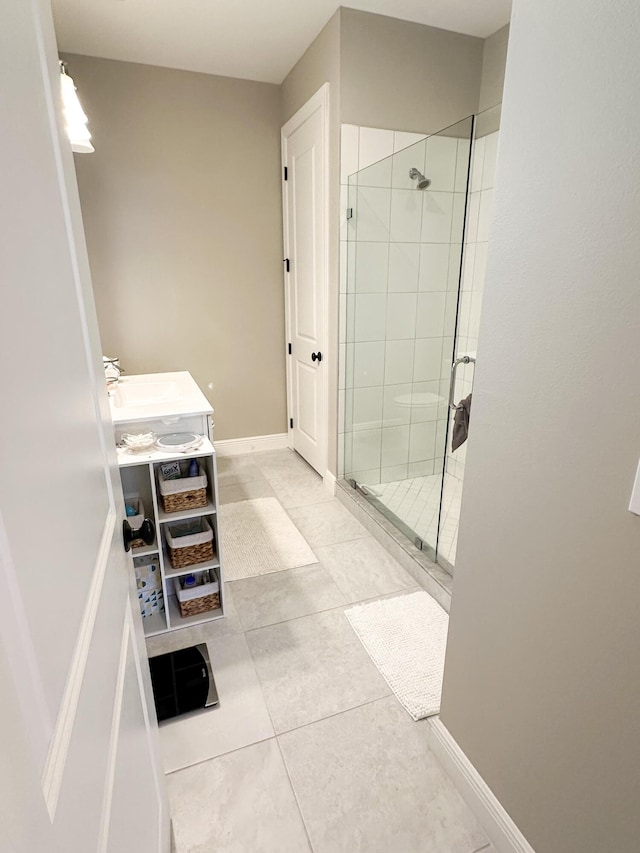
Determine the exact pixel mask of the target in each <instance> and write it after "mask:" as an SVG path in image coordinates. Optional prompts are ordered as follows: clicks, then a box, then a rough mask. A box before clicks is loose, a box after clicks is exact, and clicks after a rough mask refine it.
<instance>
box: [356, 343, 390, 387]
mask: <svg viewBox="0 0 640 853" xmlns="http://www.w3.org/2000/svg"><path fill="white" fill-rule="evenodd" d="M351 346H353V348H354V354H353V387H354V388H371V387H373V386H374V385H382V383H383V382H384V341H376V342H370V343H358V344H355V345H354V344H352V345H351ZM348 356H349V344H348V345H347V359H348ZM347 375H348V370H347ZM347 387H348V386H347Z"/></svg>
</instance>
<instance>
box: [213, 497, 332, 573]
mask: <svg viewBox="0 0 640 853" xmlns="http://www.w3.org/2000/svg"><path fill="white" fill-rule="evenodd" d="M218 513H219V515H220V526H219V529H220V538H221V540H222V550H223V554H224V565H223V573H224V577H225V580H228V581H237V580H242V578H253V577H257V576H258V575H267V574H270V573H271V572H281V571H283V570H284V569H295V568H297V567H298V566H309V565H310V564H311V563H317V562H318V560H317V558H316V555H315V554H314V553H313V551H312V550H311V548H309V546H308V545H307V542H306V540H305V539H304V537H303V536H302V534H301V533H300V532H299V530H298V528H297V527H296V526H295V524H294V523H293V522H292V521H291V519H290V518H289V516H288V515H287V513H286V512H285V511H284V509H283V508H282V506H281V505H280V503H279V502H278V501H277V500H276V499H275V498H256V499H255V500H250V501H237V502H235V503H228V504H222V506H221V507H220V508H219V509H218Z"/></svg>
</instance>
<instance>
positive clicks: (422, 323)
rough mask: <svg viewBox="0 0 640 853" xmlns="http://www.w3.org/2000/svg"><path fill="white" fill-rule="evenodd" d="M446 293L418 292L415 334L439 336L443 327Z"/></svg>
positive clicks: (426, 336)
mask: <svg viewBox="0 0 640 853" xmlns="http://www.w3.org/2000/svg"><path fill="white" fill-rule="evenodd" d="M445 300H446V293H419V294H418V316H417V320H416V336H417V337H418V338H435V337H438V338H441V337H442V334H443V329H444V309H445Z"/></svg>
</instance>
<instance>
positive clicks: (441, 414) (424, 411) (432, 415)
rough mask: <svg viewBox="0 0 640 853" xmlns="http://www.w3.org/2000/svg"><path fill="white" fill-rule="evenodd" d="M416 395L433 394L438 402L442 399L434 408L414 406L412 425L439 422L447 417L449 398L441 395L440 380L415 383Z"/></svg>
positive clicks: (414, 390)
mask: <svg viewBox="0 0 640 853" xmlns="http://www.w3.org/2000/svg"><path fill="white" fill-rule="evenodd" d="M413 393H414V394H432V395H433V398H434V399H435V400H437V399H438V398H440V402H439V404H438V405H437V406H436V405H433V406H413V408H412V409H411V423H412V424H420V423H425V421H438V420H440V419H441V418H446V417H447V398H446V396H445V395H442V396H441V395H440V380H439V379H436V380H432V381H431V382H414V385H413Z"/></svg>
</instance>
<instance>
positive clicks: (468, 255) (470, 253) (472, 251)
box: [462, 243, 476, 290]
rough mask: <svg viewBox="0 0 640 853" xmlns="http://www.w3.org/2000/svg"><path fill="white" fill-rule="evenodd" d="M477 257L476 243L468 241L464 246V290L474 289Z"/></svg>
mask: <svg viewBox="0 0 640 853" xmlns="http://www.w3.org/2000/svg"><path fill="white" fill-rule="evenodd" d="M475 259H476V244H475V243H467V244H466V245H465V247H464V260H463V264H462V290H472V289H473V270H474V264H475Z"/></svg>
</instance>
